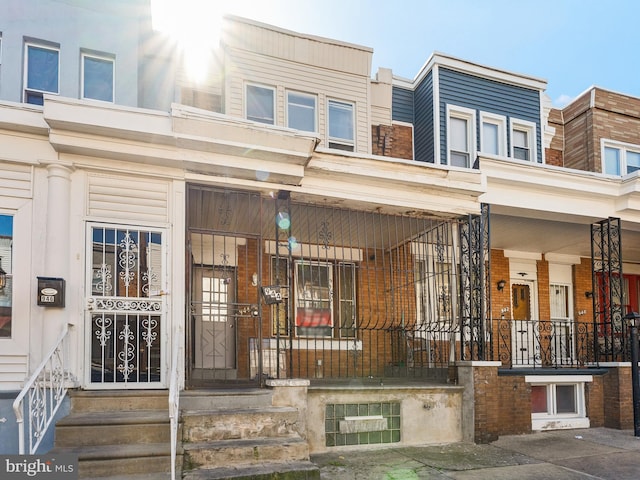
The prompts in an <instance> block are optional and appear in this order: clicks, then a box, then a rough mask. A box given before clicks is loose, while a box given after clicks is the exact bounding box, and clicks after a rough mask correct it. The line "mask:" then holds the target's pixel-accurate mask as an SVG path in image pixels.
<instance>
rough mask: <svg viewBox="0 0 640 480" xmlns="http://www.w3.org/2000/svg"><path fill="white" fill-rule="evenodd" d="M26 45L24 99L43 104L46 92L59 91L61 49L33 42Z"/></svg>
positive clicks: (27, 101) (35, 103) (28, 101)
mask: <svg viewBox="0 0 640 480" xmlns="http://www.w3.org/2000/svg"><path fill="white" fill-rule="evenodd" d="M25 47H26V54H25V69H24V71H25V80H24V84H25V91H24V101H25V102H26V103H31V104H34V105H42V104H43V103H44V99H43V95H44V94H45V93H55V94H58V93H59V89H58V88H59V87H58V86H59V82H60V68H59V54H60V51H59V50H58V49H57V48H52V47H44V46H42V45H35V44H32V43H27V44H26V45H25Z"/></svg>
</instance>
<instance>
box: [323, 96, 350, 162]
mask: <svg viewBox="0 0 640 480" xmlns="http://www.w3.org/2000/svg"><path fill="white" fill-rule="evenodd" d="M328 109H329V148H337V149H340V150H346V151H349V152H353V151H354V148H355V138H354V118H353V111H354V110H353V104H352V103H345V102H338V101H335V100H329V103H328Z"/></svg>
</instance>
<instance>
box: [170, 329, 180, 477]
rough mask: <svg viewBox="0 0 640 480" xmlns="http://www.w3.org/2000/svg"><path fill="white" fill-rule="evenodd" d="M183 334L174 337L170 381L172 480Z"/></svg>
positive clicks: (176, 435) (178, 414)
mask: <svg viewBox="0 0 640 480" xmlns="http://www.w3.org/2000/svg"><path fill="white" fill-rule="evenodd" d="M182 343H183V334H182V329H178V331H177V332H175V334H174V336H173V345H172V350H171V353H172V357H171V378H170V380H169V420H170V422H171V480H175V479H176V453H177V449H178V423H179V421H180V372H181V371H183V369H182V367H181V365H182V359H183V354H182V352H183V345H182Z"/></svg>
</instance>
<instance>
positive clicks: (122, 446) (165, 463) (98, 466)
mask: <svg viewBox="0 0 640 480" xmlns="http://www.w3.org/2000/svg"><path fill="white" fill-rule="evenodd" d="M69 395H70V397H71V413H70V414H69V415H68V416H67V417H65V418H63V419H61V420H60V421H59V422H58V423H57V424H56V432H55V445H54V450H53V451H54V452H58V453H72V454H75V455H78V460H79V462H78V470H79V477H80V478H92V479H110V480H116V479H119V478H127V479H131V480H134V479H136V478H139V479H140V480H142V479H144V478H156V479H165V478H167V479H169V478H171V475H170V473H169V472H170V471H171V443H170V430H171V429H170V423H169V414H168V401H167V393H166V392H163V391H146V390H137V391H108V392H103V391H91V392H89V391H70V392H69ZM180 460H181V456H179V457H178V458H177V462H176V463H178V461H180Z"/></svg>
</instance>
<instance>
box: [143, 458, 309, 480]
mask: <svg viewBox="0 0 640 480" xmlns="http://www.w3.org/2000/svg"><path fill="white" fill-rule="evenodd" d="M182 478H183V480H222V479H235V480H320V470H319V469H318V467H317V466H316V465H314V464H313V463H311V462H287V463H278V464H256V465H251V466H245V467H220V468H210V469H200V470H192V471H190V472H187V473H185V475H184V476H183V477H182ZM132 480H134V479H132Z"/></svg>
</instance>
